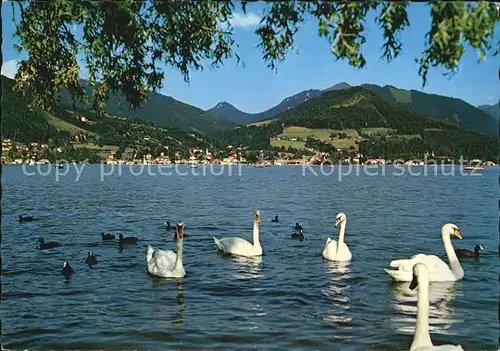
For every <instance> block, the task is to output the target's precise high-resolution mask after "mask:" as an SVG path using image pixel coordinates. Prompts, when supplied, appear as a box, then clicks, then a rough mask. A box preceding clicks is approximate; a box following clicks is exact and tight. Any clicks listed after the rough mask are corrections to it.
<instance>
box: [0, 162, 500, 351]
mask: <svg viewBox="0 0 500 351" xmlns="http://www.w3.org/2000/svg"><path fill="white" fill-rule="evenodd" d="M44 167H45V168H44V170H48V171H50V172H51V173H50V174H49V175H47V176H41V175H33V176H28V175H25V174H24V173H23V170H22V167H21V166H6V167H3V175H2V179H3V198H2V205H3V208H2V210H3V217H2V229H3V231H2V264H3V267H2V275H3V276H2V289H3V301H2V308H1V318H2V343H3V346H4V347H5V348H8V349H30V350H34V349H37V350H41V349H94V350H97V349H113V350H130V349H137V350H201V349H210V350H223V349H224V350H236V349H238V350H243V349H244V350H249V349H256V350H407V349H408V348H409V345H410V343H411V341H412V337H413V332H414V328H415V313H416V307H415V302H416V295H415V294H416V290H415V291H410V290H409V289H408V285H409V284H408V283H401V284H393V283H391V279H390V277H389V276H388V275H386V274H385V273H384V271H383V268H384V267H388V265H389V262H390V261H391V260H393V259H398V258H407V257H410V256H411V255H413V254H416V253H431V254H437V255H440V256H443V257H444V248H443V244H442V241H441V237H440V232H441V225H442V224H443V223H444V222H453V223H456V224H457V225H458V226H459V228H460V230H461V232H462V235H463V240H458V239H453V240H452V242H453V245H454V247H455V248H468V249H472V248H473V247H474V245H475V244H476V242H479V243H481V244H482V245H483V246H484V248H485V251H483V252H482V254H481V258H480V259H479V260H478V261H475V260H470V259H469V260H462V266H463V268H464V271H465V278H464V279H463V280H462V281H459V282H456V283H445V284H443V283H441V284H432V285H431V300H432V304H431V307H430V324H431V338H432V340H433V342H434V344H435V345H436V344H437V345H439V344H442V343H453V344H461V345H462V346H463V347H464V348H465V349H466V350H496V349H497V347H498V338H499V325H498V301H499V293H498V283H499V280H498V279H499V275H498V274H499V271H500V270H499V268H500V264H499V256H498V230H499V225H498V213H499V212H498V206H499V191H498V189H499V186H498V185H499V177H498V176H499V171H498V168H495V167H493V168H487V169H486V170H485V171H484V172H483V174H482V176H466V175H460V171H459V169H458V168H455V169H454V171H455V175H454V176H453V175H452V176H450V175H443V174H441V173H439V174H438V175H436V176H434V175H430V174H432V173H433V171H432V170H431V171H429V173H430V174H428V175H427V176H424V175H422V176H413V175H410V174H408V173H407V172H406V173H405V174H403V175H401V176H396V175H394V174H393V170H394V169H393V168H389V167H388V168H387V170H386V175H385V176H383V175H380V174H379V175H378V176H369V175H366V174H365V173H364V172H360V174H359V176H356V175H355V174H351V175H348V176H344V177H343V178H342V179H341V181H339V177H338V171H337V172H336V173H334V174H333V175H330V176H327V175H323V174H320V173H319V168H318V167H316V168H314V169H316V171H317V172H318V174H319V175H318V176H315V175H313V174H312V172H311V171H310V170H306V173H305V175H303V170H302V168H301V167H271V168H263V169H258V168H253V167H242V168H241V169H240V170H239V171H240V173H239V175H238V171H237V170H238V168H237V167H233V171H232V174H231V175H230V174H229V171H228V168H227V167H226V169H224V170H222V171H221V173H222V174H221V175H218V176H217V175H214V174H212V173H211V172H208V173H207V175H206V176H195V175H193V174H191V173H193V172H195V171H198V172H200V169H199V168H198V169H196V168H195V169H189V168H187V167H184V168H183V170H184V171H185V172H186V173H189V172H191V173H190V174H188V175H184V176H181V175H171V176H165V175H158V172H155V171H154V169H155V168H154V167H153V168H152V169H153V171H152V172H150V174H147V172H146V173H142V174H140V175H132V174H131V173H130V171H127V170H124V171H123V172H122V174H121V175H120V174H118V171H117V170H116V169H115V171H114V172H110V169H111V168H110V167H109V166H106V167H107V168H105V170H106V171H107V173H106V174H108V175H105V176H103V180H101V166H99V165H94V166H86V168H85V169H84V171H83V173H82V174H81V176H80V178H79V179H78V181H75V179H76V175H77V173H76V171H75V170H74V169H73V168H72V167H70V169H69V173H68V174H66V175H61V176H60V177H58V178H59V179H58V181H56V175H55V173H54V172H55V171H56V170H55V169H54V168H52V169H47V166H44ZM26 169H28V168H26ZM29 169H30V170H34V169H35V168H34V167H32V168H29ZM135 169H136V170H138V169H139V168H138V167H137V166H136V167H135ZM413 169H418V168H413ZM450 169H452V168H449V167H448V170H450ZM378 170H379V172H380V169H378ZM60 171H61V172H62V171H63V170H60ZM134 172H135V174H137V173H139V171H134ZM370 172H372V173H375V172H377V168H372V169H370ZM153 173H156V174H157V175H151V174H153ZM254 208H256V209H259V210H260V211H261V216H262V223H261V226H260V230H261V243H262V246H263V249H264V256H263V257H262V258H261V259H235V258H228V257H225V256H222V255H221V254H218V253H217V251H216V248H215V245H214V243H213V239H212V236H217V237H224V236H240V237H243V238H246V239H248V240H251V233H252V220H253V219H252V216H253V214H252V210H253V209H254ZM341 211H342V212H345V213H346V214H347V231H346V239H345V240H346V243H347V244H348V245H349V247H350V249H351V252H352V254H353V259H352V261H351V262H350V263H349V264H347V265H339V264H334V263H329V262H327V261H325V260H323V258H322V257H321V252H322V250H323V247H324V244H325V241H326V238H327V237H328V236H330V237H332V238H334V239H335V240H336V239H337V236H338V234H337V232H336V229H335V228H334V226H333V223H334V216H335V214H336V213H338V212H341ZM19 214H24V215H33V216H36V217H38V218H40V220H39V221H35V222H31V223H23V224H19V223H18V221H17V218H18V215H19ZM275 215H279V218H280V221H281V222H280V223H271V221H270V219H271V218H273V217H274V216H275ZM165 220H171V221H172V223H175V222H176V221H180V220H182V221H183V222H184V224H185V233H186V234H188V235H189V236H188V237H187V238H186V239H185V240H184V241H185V246H184V259H183V261H184V267H185V269H186V277H185V278H184V279H183V281H182V282H180V281H171V280H163V279H158V278H152V277H151V276H149V275H148V274H147V271H146V264H145V255H146V247H147V245H148V244H150V245H152V246H153V247H155V248H156V247H157V248H162V249H172V250H175V247H176V246H175V241H174V239H173V237H172V234H173V232H170V233H167V232H166V231H165V229H164V227H163V223H164V221H165ZM295 222H300V224H301V225H302V226H303V227H304V233H305V236H306V239H305V240H304V241H303V242H297V241H292V240H290V236H289V234H290V233H291V231H292V227H293V225H294V224H295ZM103 231H105V232H117V231H121V232H123V233H124V234H125V236H136V237H138V238H139V239H140V242H139V243H138V244H137V245H135V246H134V245H128V246H126V247H122V248H120V246H119V245H118V244H117V243H116V242H101V240H100V233H101V232H103ZM39 237H43V238H45V240H46V241H58V242H60V243H62V244H63V245H64V246H62V247H59V248H56V249H52V250H42V251H39V250H36V249H35V247H36V245H37V243H36V242H37V239H38V238H39ZM89 250H92V251H94V252H96V253H97V254H98V255H99V259H100V263H99V264H98V265H97V266H96V267H94V268H93V269H90V268H88V267H87V266H86V265H85V263H84V261H85V258H86V256H87V252H88V251H89ZM64 261H69V262H70V264H71V265H72V266H73V268H74V269H75V272H74V274H73V277H72V279H71V280H70V281H69V282H65V281H64V278H63V276H62V275H61V273H60V271H61V267H62V264H63V262H64ZM445 261H446V262H447V259H446V258H445Z"/></svg>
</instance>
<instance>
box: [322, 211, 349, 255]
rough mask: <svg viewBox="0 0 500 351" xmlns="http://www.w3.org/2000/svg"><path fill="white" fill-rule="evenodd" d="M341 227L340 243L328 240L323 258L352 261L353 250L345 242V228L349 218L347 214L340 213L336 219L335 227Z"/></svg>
mask: <svg viewBox="0 0 500 351" xmlns="http://www.w3.org/2000/svg"><path fill="white" fill-rule="evenodd" d="M339 225H340V233H339V242H338V244H337V242H336V241H335V240H332V239H330V238H328V239H326V244H325V248H324V249H323V257H324V258H325V259H326V260H328V261H350V260H351V258H352V254H351V250H349V247H347V245H346V243H345V242H344V235H345V227H346V225H347V216H346V215H345V213H342V212H341V213H339V214H337V216H336V217H335V226H336V227H337V226H339Z"/></svg>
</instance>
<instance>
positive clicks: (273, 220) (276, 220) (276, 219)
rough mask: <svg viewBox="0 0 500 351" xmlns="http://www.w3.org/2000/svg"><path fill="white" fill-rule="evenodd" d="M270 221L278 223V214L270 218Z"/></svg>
mask: <svg viewBox="0 0 500 351" xmlns="http://www.w3.org/2000/svg"><path fill="white" fill-rule="evenodd" d="M271 222H273V223H278V222H279V219H278V216H275V217H274V219H272V220H271Z"/></svg>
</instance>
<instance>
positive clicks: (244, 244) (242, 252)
mask: <svg viewBox="0 0 500 351" xmlns="http://www.w3.org/2000/svg"><path fill="white" fill-rule="evenodd" d="M259 223H260V212H259V211H257V210H256V211H255V212H254V220H253V245H252V244H250V243H249V242H248V241H247V240H245V239H241V238H237V237H231V238H222V239H217V238H216V237H214V242H215V245H217V248H218V249H219V250H220V251H222V252H224V253H227V254H232V255H237V256H245V257H252V256H261V255H262V246H260V241H259Z"/></svg>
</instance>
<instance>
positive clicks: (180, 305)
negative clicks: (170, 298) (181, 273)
mask: <svg viewBox="0 0 500 351" xmlns="http://www.w3.org/2000/svg"><path fill="white" fill-rule="evenodd" d="M183 283H184V282H183V279H179V280H178V281H177V312H176V313H175V314H174V316H173V318H172V325H173V326H174V328H180V327H182V326H183V325H184V311H186V305H185V304H184V284H183Z"/></svg>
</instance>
